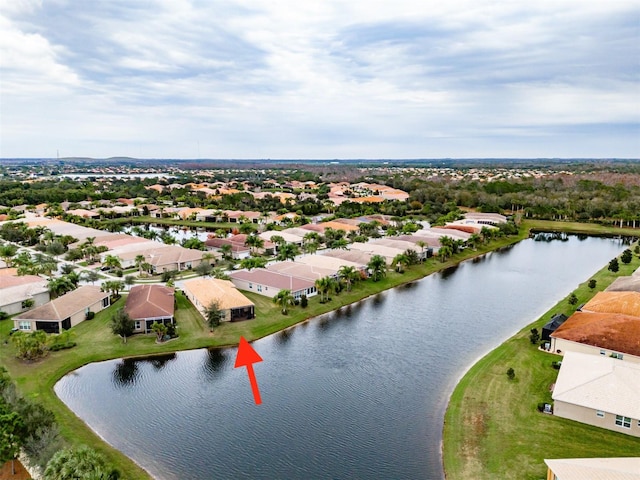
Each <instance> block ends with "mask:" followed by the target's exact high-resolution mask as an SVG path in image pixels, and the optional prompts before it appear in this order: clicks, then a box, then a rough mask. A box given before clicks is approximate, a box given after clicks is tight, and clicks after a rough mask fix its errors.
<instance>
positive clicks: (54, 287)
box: [47, 276, 74, 298]
mask: <svg viewBox="0 0 640 480" xmlns="http://www.w3.org/2000/svg"><path fill="white" fill-rule="evenodd" d="M47 288H48V289H49V292H50V293H51V296H52V297H54V298H57V297H60V296H62V295H64V294H65V293H67V292H70V291H71V290H74V286H73V282H72V281H71V280H70V279H69V278H68V277H67V276H62V277H58V278H52V279H51V280H49V283H48V284H47Z"/></svg>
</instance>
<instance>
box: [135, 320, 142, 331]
mask: <svg viewBox="0 0 640 480" xmlns="http://www.w3.org/2000/svg"><path fill="white" fill-rule="evenodd" d="M140 327H141V325H140V320H136V323H135V329H136V330H140Z"/></svg>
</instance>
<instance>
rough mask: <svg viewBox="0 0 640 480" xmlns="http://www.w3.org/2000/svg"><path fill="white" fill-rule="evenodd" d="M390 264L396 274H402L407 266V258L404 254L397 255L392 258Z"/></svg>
mask: <svg viewBox="0 0 640 480" xmlns="http://www.w3.org/2000/svg"><path fill="white" fill-rule="evenodd" d="M391 264H392V265H393V266H394V267H395V269H396V272H398V273H402V272H404V268H405V267H406V266H407V265H408V264H409V257H408V256H407V254H406V253H399V254H398V255H396V256H395V257H394V258H393V262H392V263H391Z"/></svg>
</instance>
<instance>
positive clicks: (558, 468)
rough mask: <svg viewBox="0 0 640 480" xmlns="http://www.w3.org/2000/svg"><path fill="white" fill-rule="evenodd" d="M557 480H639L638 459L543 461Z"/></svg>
mask: <svg viewBox="0 0 640 480" xmlns="http://www.w3.org/2000/svg"><path fill="white" fill-rule="evenodd" d="M544 463H546V464H547V467H549V471H550V473H551V474H552V475H554V476H551V475H549V476H548V478H555V479H557V480H640V457H613V458H559V459H553V460H545V461H544Z"/></svg>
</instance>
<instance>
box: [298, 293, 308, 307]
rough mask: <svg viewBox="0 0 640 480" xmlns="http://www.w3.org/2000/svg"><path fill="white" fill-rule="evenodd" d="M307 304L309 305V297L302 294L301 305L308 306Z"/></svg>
mask: <svg viewBox="0 0 640 480" xmlns="http://www.w3.org/2000/svg"><path fill="white" fill-rule="evenodd" d="M307 305H309V299H308V298H307V296H306V295H302V296H301V297H300V306H301V307H302V308H307Z"/></svg>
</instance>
